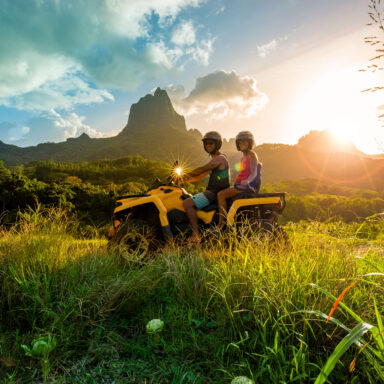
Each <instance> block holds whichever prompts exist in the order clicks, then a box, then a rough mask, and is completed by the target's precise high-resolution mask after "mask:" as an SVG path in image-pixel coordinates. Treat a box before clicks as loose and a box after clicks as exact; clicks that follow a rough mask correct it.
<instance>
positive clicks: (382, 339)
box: [371, 298, 384, 353]
mask: <svg viewBox="0 0 384 384" xmlns="http://www.w3.org/2000/svg"><path fill="white" fill-rule="evenodd" d="M373 305H374V306H375V313H376V319H377V328H378V331H377V334H376V335H374V334H373V332H372V331H371V332H372V334H373V337H374V338H375V340H376V343H377V345H378V347H379V349H380V350H381V353H384V335H383V332H384V327H383V321H382V320H381V315H380V312H379V310H378V308H377V304H376V300H375V298H373Z"/></svg>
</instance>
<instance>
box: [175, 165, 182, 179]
mask: <svg viewBox="0 0 384 384" xmlns="http://www.w3.org/2000/svg"><path fill="white" fill-rule="evenodd" d="M182 172H183V170H182V169H181V167H177V168H176V169H175V173H176V175H177V176H179V177H180V176H181V174H182Z"/></svg>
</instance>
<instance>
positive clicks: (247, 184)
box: [217, 131, 258, 229]
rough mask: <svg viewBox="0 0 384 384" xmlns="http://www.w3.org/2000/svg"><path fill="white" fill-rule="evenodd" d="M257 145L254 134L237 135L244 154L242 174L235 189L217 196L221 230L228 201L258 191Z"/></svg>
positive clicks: (238, 144)
mask: <svg viewBox="0 0 384 384" xmlns="http://www.w3.org/2000/svg"><path fill="white" fill-rule="evenodd" d="M254 145H255V139H254V137H253V134H252V132H250V131H241V132H239V133H238V134H237V135H236V148H237V150H238V151H241V152H242V153H243V156H242V157H241V160H240V172H239V174H238V175H237V177H236V180H235V184H234V186H233V187H228V188H226V189H224V190H221V191H220V192H219V193H218V195H217V201H218V204H219V224H218V227H219V229H221V228H223V226H224V224H225V217H226V215H227V199H230V198H233V197H235V196H239V195H243V196H247V195H249V194H253V193H255V191H256V188H257V185H258V180H257V164H258V158H257V155H256V153H255V152H254V151H253V150H252V148H253V147H254Z"/></svg>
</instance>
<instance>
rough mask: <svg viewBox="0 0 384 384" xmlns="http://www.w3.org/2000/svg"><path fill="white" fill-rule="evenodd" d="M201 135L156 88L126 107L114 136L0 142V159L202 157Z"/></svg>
mask: <svg viewBox="0 0 384 384" xmlns="http://www.w3.org/2000/svg"><path fill="white" fill-rule="evenodd" d="M201 138H202V135H201V133H200V132H199V131H197V130H189V131H188V130H187V128H186V125H185V120H184V117H183V116H181V115H179V114H178V113H177V112H176V111H175V110H174V108H173V106H172V103H171V100H170V99H169V96H168V94H167V92H166V91H164V90H161V89H160V88H158V89H157V90H156V91H155V93H154V95H150V94H148V95H146V96H144V97H142V98H141V99H140V100H139V101H138V102H137V103H135V104H133V105H132V106H131V109H130V113H129V118H128V122H127V125H126V126H125V127H124V129H123V130H122V131H121V132H120V133H119V134H118V135H117V136H114V137H109V138H90V137H89V136H88V135H87V134H85V133H83V134H82V135H80V136H79V137H77V138H70V139H67V140H66V141H65V142H60V143H42V144H38V145H37V146H31V147H26V148H21V147H17V146H15V145H9V144H5V143H3V142H1V141H0V159H1V160H3V161H4V163H5V164H6V165H16V164H25V163H28V162H30V161H35V160H55V161H90V160H96V159H102V158H110V159H115V158H119V157H123V156H128V155H142V156H144V157H147V158H152V159H156V160H165V161H169V160H174V159H175V158H177V157H178V156H181V155H182V157H184V158H186V159H188V158H189V159H194V160H197V161H198V160H201V161H203V159H204V157H205V156H204V153H203V152H202V151H200V153H197V154H196V148H198V147H199V146H201Z"/></svg>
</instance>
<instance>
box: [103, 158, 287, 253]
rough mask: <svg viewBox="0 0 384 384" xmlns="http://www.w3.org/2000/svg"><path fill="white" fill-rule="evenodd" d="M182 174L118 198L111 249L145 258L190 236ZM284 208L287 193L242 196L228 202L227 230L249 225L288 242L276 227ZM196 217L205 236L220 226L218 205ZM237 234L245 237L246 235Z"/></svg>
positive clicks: (110, 232) (259, 169)
mask: <svg viewBox="0 0 384 384" xmlns="http://www.w3.org/2000/svg"><path fill="white" fill-rule="evenodd" d="M180 172H181V170H180V168H176V170H174V171H173V176H172V177H170V178H169V181H168V182H167V183H163V182H161V181H160V180H159V179H156V180H155V182H154V183H153V184H152V185H151V186H150V188H149V189H148V190H147V191H146V192H145V193H143V194H139V195H128V196H121V197H118V199H117V201H116V207H115V209H114V212H113V228H110V230H109V231H108V236H109V237H110V241H109V245H111V246H116V245H120V244H124V246H125V247H128V248H129V250H130V251H131V252H139V253H140V254H146V253H147V252H148V251H154V250H156V249H157V248H158V247H159V246H161V245H162V244H163V243H164V242H167V241H171V240H176V239H177V238H185V237H186V236H187V235H189V234H190V225H189V221H188V218H187V215H186V213H185V210H184V207H183V200H184V199H186V198H188V197H190V196H191V195H190V194H188V193H187V191H186V190H185V189H184V188H181V187H180V186H178V185H177V184H175V181H177V178H178V177H179V176H180ZM175 175H176V176H175ZM260 177H261V164H258V179H259V180H260ZM259 188H260V183H259ZM284 207H285V193H254V194H252V195H249V194H248V195H243V194H241V195H239V196H236V197H235V198H234V199H232V200H231V201H228V215H227V222H226V227H227V228H235V229H236V228H240V227H242V226H244V225H246V226H247V227H248V228H250V229H251V230H252V232H253V231H254V230H261V231H263V232H268V233H269V234H270V235H272V237H273V238H275V239H278V240H279V239H280V240H281V241H286V240H287V235H286V233H285V232H284V230H283V228H281V227H280V226H279V225H278V224H277V214H281V213H282V212H283V210H284ZM197 217H198V221H199V228H200V230H201V232H202V233H203V234H204V233H205V232H207V231H206V229H208V228H209V227H213V226H214V225H216V224H217V223H218V209H217V203H215V204H211V205H209V206H208V207H205V208H203V209H199V210H197ZM209 232H210V231H208V233H209ZM238 233H239V234H240V235H244V233H246V231H244V230H241V231H238Z"/></svg>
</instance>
